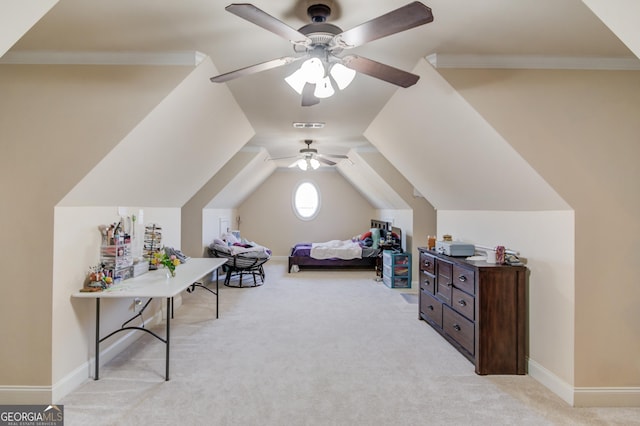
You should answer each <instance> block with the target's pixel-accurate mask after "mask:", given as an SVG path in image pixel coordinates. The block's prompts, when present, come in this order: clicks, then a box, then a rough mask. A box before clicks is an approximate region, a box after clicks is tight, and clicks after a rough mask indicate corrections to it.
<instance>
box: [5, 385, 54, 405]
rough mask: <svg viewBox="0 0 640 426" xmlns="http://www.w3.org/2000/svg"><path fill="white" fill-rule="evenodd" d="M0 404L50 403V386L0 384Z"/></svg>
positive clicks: (51, 401)
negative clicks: (0, 402)
mask: <svg viewBox="0 0 640 426" xmlns="http://www.w3.org/2000/svg"><path fill="white" fill-rule="evenodd" d="M0 401H2V404H16V405H23V404H37V405H40V404H52V403H54V402H53V398H52V396H51V386H0Z"/></svg>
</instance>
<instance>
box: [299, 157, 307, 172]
mask: <svg viewBox="0 0 640 426" xmlns="http://www.w3.org/2000/svg"><path fill="white" fill-rule="evenodd" d="M297 163H298V168H299V169H300V170H302V171H305V170H307V168H308V167H309V165H308V164H307V160H305V159H304V158H301V159H299V160H298V162H297Z"/></svg>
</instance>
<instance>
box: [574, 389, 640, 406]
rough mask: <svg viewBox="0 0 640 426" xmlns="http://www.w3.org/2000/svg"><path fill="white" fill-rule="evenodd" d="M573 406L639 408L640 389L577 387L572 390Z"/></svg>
mask: <svg viewBox="0 0 640 426" xmlns="http://www.w3.org/2000/svg"><path fill="white" fill-rule="evenodd" d="M573 406H574V407H618V408H620V407H640V387H624V388H611V387H603V388H588V387H577V388H575V390H574V398H573Z"/></svg>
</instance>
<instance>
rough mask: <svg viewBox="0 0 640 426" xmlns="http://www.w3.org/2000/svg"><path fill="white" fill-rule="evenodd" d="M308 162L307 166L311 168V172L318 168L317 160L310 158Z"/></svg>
mask: <svg viewBox="0 0 640 426" xmlns="http://www.w3.org/2000/svg"><path fill="white" fill-rule="evenodd" d="M307 161H308V162H309V165H310V166H311V168H313V170H315V169H317V168H318V167H320V162H319V161H318V160H316V159H315V158H312V159H310V160H307Z"/></svg>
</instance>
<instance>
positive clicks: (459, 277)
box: [451, 265, 476, 294]
mask: <svg viewBox="0 0 640 426" xmlns="http://www.w3.org/2000/svg"><path fill="white" fill-rule="evenodd" d="M451 278H452V280H453V285H454V286H455V287H457V288H459V289H461V290H464V291H466V292H467V293H471V294H476V289H475V282H476V279H475V278H476V276H475V273H474V271H473V270H471V269H467V268H463V267H461V266H458V265H453V276H452V277H451Z"/></svg>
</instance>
